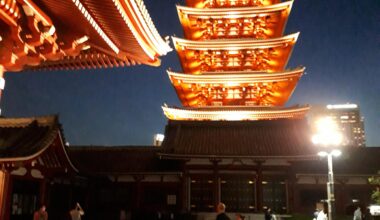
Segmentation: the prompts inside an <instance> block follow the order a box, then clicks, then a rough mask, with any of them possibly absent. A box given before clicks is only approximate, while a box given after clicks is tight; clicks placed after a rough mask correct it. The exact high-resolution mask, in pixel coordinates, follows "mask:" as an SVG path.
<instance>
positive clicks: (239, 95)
mask: <svg viewBox="0 0 380 220" xmlns="http://www.w3.org/2000/svg"><path fill="white" fill-rule="evenodd" d="M186 3H187V6H177V11H178V15H179V18H180V21H181V24H182V27H183V29H184V36H185V39H181V38H177V37H173V42H174V46H175V48H176V50H177V53H178V56H179V59H180V62H181V65H182V72H173V71H171V70H168V71H167V72H168V75H169V78H170V80H171V83H172V85H173V86H174V88H175V90H176V92H177V94H178V97H179V99H180V101H181V103H182V105H183V107H169V106H167V105H164V106H163V107H162V108H163V111H164V114H165V115H166V117H167V118H168V119H169V121H168V124H167V126H166V129H165V139H164V141H163V143H162V149H161V151H160V153H159V155H160V158H163V159H174V160H181V161H182V162H183V166H182V168H183V192H182V195H184V196H183V198H182V202H181V204H182V205H183V208H184V209H185V210H188V211H193V212H198V214H199V213H200V212H205V213H211V212H213V211H214V208H215V206H216V205H217V204H218V202H220V201H222V202H224V203H225V204H226V205H227V207H228V210H229V211H236V212H242V213H257V212H261V211H262V210H263V209H265V208H268V207H271V208H272V210H275V211H276V212H277V213H291V212H292V210H294V207H292V206H293V205H292V204H293V203H292V198H293V197H294V192H295V189H294V185H295V179H296V178H295V176H294V173H293V172H292V169H293V168H292V164H295V163H296V161H298V160H305V159H311V158H315V156H314V155H316V154H315V152H314V151H315V149H314V148H313V147H312V145H311V144H310V138H309V133H308V132H309V128H308V123H307V120H306V118H305V114H306V113H307V111H308V110H309V107H308V106H298V105H296V106H291V107H285V104H286V102H287V101H288V99H289V98H290V96H291V95H292V93H293V91H294V89H295V87H296V85H297V83H298V81H299V79H300V78H301V76H302V74H303V72H304V68H303V67H299V68H296V69H286V66H287V63H288V60H289V58H290V55H291V53H292V50H293V47H294V45H295V43H296V41H297V37H298V35H299V33H294V34H290V35H283V32H284V29H285V26H286V22H287V19H288V16H289V14H290V11H291V7H292V4H293V1H292V0H288V1H280V0H187V1H186Z"/></svg>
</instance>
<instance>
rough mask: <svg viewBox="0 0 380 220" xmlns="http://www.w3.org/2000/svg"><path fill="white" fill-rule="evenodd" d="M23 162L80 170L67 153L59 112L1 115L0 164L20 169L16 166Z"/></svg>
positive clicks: (61, 169) (66, 170) (63, 170)
mask: <svg viewBox="0 0 380 220" xmlns="http://www.w3.org/2000/svg"><path fill="white" fill-rule="evenodd" d="M22 164H23V165H24V166H32V167H37V166H38V167H45V168H46V169H51V170H52V171H55V172H65V173H66V172H68V171H69V170H71V171H75V172H77V169H76V167H75V166H74V165H73V164H72V163H71V160H70V158H69V156H68V154H67V147H66V145H65V143H64V137H63V134H62V131H61V127H60V124H59V122H58V117H57V116H45V117H31V118H0V165H4V166H5V167H6V168H10V169H17V167H14V166H15V165H16V166H20V165H22ZM30 164H32V165H30ZM33 164H34V165H33Z"/></svg>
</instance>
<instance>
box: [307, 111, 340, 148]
mask: <svg viewBox="0 0 380 220" xmlns="http://www.w3.org/2000/svg"><path fill="white" fill-rule="evenodd" d="M316 129H317V133H316V134H315V135H313V137H312V139H311V140H312V142H313V143H314V144H316V145H324V146H327V145H334V146H337V145H339V144H341V143H342V141H343V136H342V134H341V133H340V132H339V131H338V125H337V124H336V123H335V121H334V120H332V118H330V117H325V118H321V119H319V120H318V121H316Z"/></svg>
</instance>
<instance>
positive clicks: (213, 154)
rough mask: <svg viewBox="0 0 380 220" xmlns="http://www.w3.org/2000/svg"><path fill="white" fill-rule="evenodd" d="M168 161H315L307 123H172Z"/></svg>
mask: <svg viewBox="0 0 380 220" xmlns="http://www.w3.org/2000/svg"><path fill="white" fill-rule="evenodd" d="M161 147H162V148H163V150H162V153H161V154H160V155H161V156H162V157H166V158H176V159H181V158H184V159H186V158H215V159H218V158H257V159H259V158H262V159H264V158H281V159H299V160H305V159H310V158H315V157H316V156H315V155H316V153H317V151H316V149H315V147H314V146H313V144H312V143H311V141H310V130H309V126H308V123H307V120H306V119H305V118H304V119H296V120H289V119H278V120H270V121H172V120H169V122H168V124H167V125H166V129H165V139H164V141H163V143H162V146H161Z"/></svg>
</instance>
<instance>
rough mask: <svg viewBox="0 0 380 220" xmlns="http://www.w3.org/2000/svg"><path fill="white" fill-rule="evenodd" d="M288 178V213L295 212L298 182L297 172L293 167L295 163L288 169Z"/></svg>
mask: <svg viewBox="0 0 380 220" xmlns="http://www.w3.org/2000/svg"><path fill="white" fill-rule="evenodd" d="M287 176H288V180H287V189H286V192H287V193H286V196H287V198H286V202H287V210H286V212H287V213H293V212H294V203H295V201H294V188H295V184H296V181H297V180H296V174H295V172H294V169H293V164H291V165H290V167H289V169H288V175H287Z"/></svg>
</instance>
